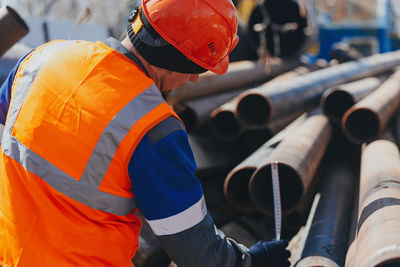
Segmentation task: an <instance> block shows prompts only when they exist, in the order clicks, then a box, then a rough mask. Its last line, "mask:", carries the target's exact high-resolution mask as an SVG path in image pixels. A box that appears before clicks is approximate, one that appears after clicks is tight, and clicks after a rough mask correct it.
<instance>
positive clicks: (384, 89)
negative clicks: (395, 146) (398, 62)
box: [341, 71, 400, 144]
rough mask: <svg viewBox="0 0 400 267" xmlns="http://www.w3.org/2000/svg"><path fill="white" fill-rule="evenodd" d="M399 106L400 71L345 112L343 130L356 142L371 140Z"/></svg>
mask: <svg viewBox="0 0 400 267" xmlns="http://www.w3.org/2000/svg"><path fill="white" fill-rule="evenodd" d="M399 106H400V71H397V72H396V73H394V74H393V75H392V76H390V78H389V79H388V80H386V81H385V82H384V83H383V84H382V85H381V86H379V88H378V89H376V90H375V91H374V92H372V93H371V94H369V95H368V96H367V97H365V98H364V99H362V100H361V101H360V102H358V103H357V104H355V105H354V106H353V107H352V108H350V109H349V110H348V111H347V112H346V113H345V114H344V116H343V118H342V122H341V126H342V130H343V132H344V134H345V136H346V137H347V138H348V139H349V141H351V142H353V143H355V144H362V143H364V142H368V141H371V140H373V139H375V138H377V137H378V136H379V135H380V134H381V133H382V131H383V129H384V128H385V127H386V125H387V123H388V121H389V120H390V118H391V117H392V115H393V114H394V112H395V111H396V110H397V108H398V107H399Z"/></svg>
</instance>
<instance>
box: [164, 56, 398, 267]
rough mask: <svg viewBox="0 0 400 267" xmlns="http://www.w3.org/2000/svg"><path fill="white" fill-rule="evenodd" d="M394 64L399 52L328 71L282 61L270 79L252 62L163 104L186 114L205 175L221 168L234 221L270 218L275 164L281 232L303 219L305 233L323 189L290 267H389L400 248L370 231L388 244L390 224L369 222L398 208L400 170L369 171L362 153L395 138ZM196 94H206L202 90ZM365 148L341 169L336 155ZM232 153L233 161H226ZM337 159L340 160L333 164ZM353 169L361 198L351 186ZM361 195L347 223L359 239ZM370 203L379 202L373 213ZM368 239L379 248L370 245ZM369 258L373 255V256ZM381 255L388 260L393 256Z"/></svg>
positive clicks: (370, 165)
mask: <svg viewBox="0 0 400 267" xmlns="http://www.w3.org/2000/svg"><path fill="white" fill-rule="evenodd" d="M293 62H296V63H293ZM399 63H400V52H399V51H395V52H388V53H385V54H378V55H373V56H370V57H365V58H361V59H357V60H352V61H348V62H346V63H341V64H337V65H331V66H326V67H325V68H321V67H316V66H310V65H307V64H304V63H302V62H300V61H290V62H289V63H288V62H285V61H283V62H280V63H279V64H282V65H280V66H279V71H278V68H276V69H275V71H272V72H270V73H266V67H265V66H261V65H260V64H258V63H255V62H253V63H251V64H249V62H248V61H246V62H235V63H231V64H233V65H234V66H235V67H234V68H232V70H230V72H228V73H227V74H226V75H224V76H216V75H214V74H210V73H207V74H206V75H204V76H201V77H204V78H201V79H199V81H198V83H197V84H189V85H186V86H185V87H184V88H183V89H181V92H180V94H182V95H180V96H179V97H178V96H177V95H178V93H177V95H175V96H173V95H170V96H169V98H167V102H169V103H170V104H171V105H172V106H173V107H174V108H175V110H176V111H177V112H178V114H180V115H182V119H183V121H184V122H185V123H186V125H187V130H188V131H189V132H190V142H192V143H193V144H194V145H193V152H194V155H195V158H196V160H198V163H199V164H198V165H199V166H201V170H217V169H218V171H219V172H218V175H216V176H218V178H216V179H223V180H224V182H223V186H222V188H221V189H220V190H221V191H223V194H224V196H225V201H226V202H227V203H226V204H227V206H228V207H231V210H230V212H233V213H234V214H237V216H239V217H242V218H243V216H244V217H246V216H261V217H265V218H272V217H273V216H274V205H273V191H272V177H271V165H272V163H274V162H278V169H279V181H280V185H281V187H280V197H281V201H282V212H283V223H284V225H287V227H286V228H289V226H288V225H290V224H293V221H292V218H297V217H298V218H300V219H299V220H298V221H297V222H296V223H298V224H302V223H304V222H305V220H303V217H307V216H309V215H310V216H311V214H308V212H309V209H308V207H309V206H310V205H308V204H309V200H310V199H312V196H313V195H314V194H315V193H316V192H317V191H318V190H319V191H318V192H319V193H320V194H321V198H320V203H319V204H318V207H317V209H316V211H315V214H313V220H312V224H311V228H310V230H309V233H308V236H307V239H306V243H305V246H304V248H303V251H302V253H300V255H301V258H299V259H297V262H295V263H293V264H296V263H297V266H301V267H303V266H327V267H328V266H344V265H345V262H346V266H389V265H385V264H388V263H389V262H397V260H398V259H400V252H397V250H396V248H394V247H393V248H392V246H394V245H393V244H395V243H396V242H397V244H399V243H400V238H397V235H396V234H394V235H393V236H391V237H390V238H389V237H388V238H387V240H384V239H383V238H381V237H378V236H377V235H375V234H372V233H370V232H371V231H376V233H377V234H379V235H382V237H384V236H385V235H386V233H385V230H387V229H389V228H390V227H394V225H390V226H385V225H386V224H388V223H389V222H386V221H384V220H383V221H380V219H379V218H376V219H375V217H374V216H375V215H374V214H375V213H376V214H378V210H379V211H380V210H381V209H382V210H383V211H382V212H384V211H386V209H387V210H388V211H391V210H392V209H396V203H397V202H396V197H395V194H396V192H395V190H396V189H395V188H396V185H397V182H396V181H395V179H397V178H393V175H395V174H393V171H394V170H395V169H396V168H397V167H395V166H396V164H397V162H395V163H393V164H392V165H390V164H389V162H390V160H389V159H388V160H387V161H388V162H387V164H381V163H380V162H381V160H379V161H378V160H375V161H374V160H372V161H369V162H367V161H366V159H364V158H365V157H366V155H368V154H370V153H373V152H368V151H369V149H367V148H368V147H370V146H374V145H373V144H374V143H375V142H378V141H375V142H373V141H374V140H377V139H379V138H381V137H382V134H383V132H384V130H386V129H391V127H392V126H391V124H390V123H391V120H393V119H394V118H399V117H400V116H396V114H397V110H399V108H400V71H395V68H396V66H397V65H398V64H399ZM285 64H289V65H285ZM277 66H278V65H276V67H277ZM273 68H274V66H273ZM273 68H272V70H273ZM249 73H252V74H254V76H252V77H251V75H249ZM231 82H232V83H231ZM217 84H218V85H217ZM199 88H207V89H208V90H210V91H207V92H203V91H201V89H200V91H198V90H199ZM214 89H215V90H214ZM192 90H193V92H195V93H194V95H192V94H191V91H192ZM183 92H186V93H188V95H186V93H183ZM199 103H200V104H199ZM197 104H198V106H197ZM182 107H183V108H182ZM189 111H190V112H189ZM188 114H192V115H190V116H189V115H188ZM193 114H195V115H193ZM187 118H190V119H189V120H187ZM397 121H400V119H397ZM197 122H199V123H197ZM193 123H194V124H196V125H191V124H193ZM399 124H400V123H399ZM397 132H400V131H399V130H398V129H397ZM338 136H340V138H343V139H340V138H337V137H338ZM205 137H206V139H208V140H209V141H210V142H211V144H212V145H208V147H214V148H217V147H219V148H218V149H215V150H213V152H210V153H209V154H208V153H207V152H206V151H207V150H210V149H206V148H205V147H202V145H201V144H202V142H199V141H198V140H201V139H204V138H205ZM338 139H340V140H342V143H340V142H338V141H337V140H338ZM343 142H344V143H343ZM371 142H372V143H371ZM379 142H380V141H379ZM379 142H378V143H379ZM386 142H387V141H386ZM203 143H204V142H203ZM199 144H200V145H199ZM361 145H363V146H364V147H366V148H364V150H363V154H362V155H363V160H362V162H361V167H360V163H359V161H357V160H348V161H345V160H343V159H344V158H346V159H348V157H346V155H343V154H340V153H346V152H344V151H347V149H348V148H350V147H351V148H354V149H360V148H361ZM392 146H394V145H393V144H392ZM232 147H234V148H235V149H234V151H235V153H232V152H231V151H232V150H231V148H232ZM332 147H336V148H338V147H340V150H342V151H340V152H338V149H337V150H336V152H332V151H335V149H332ZM227 148H229V149H227ZM392 149H394V148H392ZM394 150H395V149H394ZM210 151H211V150H210ZM216 151H219V152H216ZM374 151H375V150H374ZM335 153H336V154H338V155H339V156H338V155H335V156H334V157H333V155H332V154H335ZM382 153H383V152H382ZM382 153H381V152H379V151H378V152H376V155H375V156H376V157H384V156H383V154H382ZM385 153H386V152H385ZM387 153H389V154H390V156H389V157H393V158H394V159H395V158H396V157H397V156H396V155H395V154H393V153H394V152H393V151H392V152H387ZM233 154H234V155H233ZM381 154H382V156H381ZM340 155H342V156H340ZM207 158H208V160H205V159H207ZM332 158H334V159H335V160H333V161H332V160H331V159H332ZM210 159H211V160H210ZM324 162H328V163H324ZM378 165H379V166H378ZM389 165H390V166H389ZM399 166H400V164H399ZM367 167H368V168H369V170H368V172H370V173H371V175H373V176H374V177H375V178H374V179H378V180H377V181H374V180H371V179H372V178H371V179H367V182H365V183H366V185H364V184H365V183H364V182H363V179H364V178H363V175H364V174H365V173H366V171H365V168H367ZM359 169H361V182H360V183H361V186H360V189H359V190H360V193H358V187H356V186H355V184H356V182H355V181H356V180H357V177H358V176H359V174H358V173H357V172H358V171H359ZM201 170H200V172H199V173H201V175H199V176H200V177H199V178H200V179H201V180H202V181H207V179H209V177H210V176H213V172H212V171H206V172H201ZM399 173H400V171H399ZM221 174H222V175H223V177H221ZM396 175H397V174H396ZM213 179H214V178H213ZM386 180H388V181H387V182H386ZM386 187H388V188H391V187H393V190H394V191H393V192H392V191H390V190H387V192H388V195H387V196H386V195H385V196H381V195H379V196H376V194H375V193H374V194H372V193H373V192H375V191H377V190H378V189H379V188H383V189H385V188H386ZM356 190H357V192H356ZM391 190H392V189H391ZM389 191H390V192H389ZM382 192H386V191H382ZM358 194H360V199H359V202H360V206H359V207H357V209H359V210H360V214H358V216H355V218H356V219H354V220H353V222H354V223H353V224H356V225H357V227H356V228H357V229H356V231H354V230H352V231H351V230H350V227H349V225H350V221H351V218H352V212H353V206H354V203H356V201H355V198H354V196H355V195H358ZM368 194H372V195H373V196H368ZM206 197H207V196H206ZM377 199H378V200H377ZM380 199H384V200H380ZM386 200H387V201H389V202H388V203H386V202H385V201H386ZM357 202H358V200H357ZM371 203H377V204H376V205H378V206H376V207H375V206H374V207H375V209H376V210H374V207H372V206H371V205H375V204H371ZM386 206H388V208H385V207H386ZM371 209H372V210H371ZM370 213H371V214H370ZM392 213H393V214H394V213H395V212H394V211H392ZM257 214H258V215H257ZM299 215H300V216H299ZM385 216H389V213H385ZM393 217H395V216H393ZM393 219H394V220H397V218H393ZM360 220H361V221H360ZM372 220H373V221H372ZM368 222H371V223H370V224H368ZM373 222H379V224H381V226H382V227H384V229H381V230H379V231H378V230H376V229H375V228H373V226H375V227H378V228H379V226H378V225H379V224H374V223H373ZM396 222H397V221H396ZM399 225H400V224H399ZM299 226H301V225H299ZM352 229H354V228H352ZM364 229H367V230H364ZM370 229H373V230H370ZM272 230H273V227H271V231H272ZM297 230H298V228H297ZM350 232H353V233H355V234H354V237H350ZM399 232H400V229H399ZM291 234H293V231H292V232H291V231H289V229H284V230H283V236H284V238H290V237H292V236H291ZM374 238H378V239H379V238H380V239H381V241H380V242H373V241H372V240H373V239H374ZM386 241H388V243H386ZM360 244H363V245H360ZM364 244H365V245H364ZM360 246H362V247H363V249H360ZM349 248H351V250H350V251H349V253H347V250H348V249H349ZM368 249H375V250H376V251H378V252H377V253H375V254H374V253H373V252H372V251H369V250H368ZM380 250H385V251H386V250H387V251H389V252H388V255H389V256H386V254H385V253H383V252H379V251H380ZM381 254H385V256H383V255H381ZM367 255H371V256H368V257H367ZM372 255H374V256H372ZM379 256H382V257H381V258H380V257H379ZM352 264H353V265H352ZM354 264H355V265H354ZM379 264H381V265H379ZM382 264H383V265H382Z"/></svg>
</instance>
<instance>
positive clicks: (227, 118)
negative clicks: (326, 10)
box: [211, 111, 241, 139]
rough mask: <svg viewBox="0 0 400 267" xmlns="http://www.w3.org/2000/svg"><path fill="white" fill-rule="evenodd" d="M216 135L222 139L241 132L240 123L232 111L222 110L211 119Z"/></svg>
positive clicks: (232, 136)
mask: <svg viewBox="0 0 400 267" xmlns="http://www.w3.org/2000/svg"><path fill="white" fill-rule="evenodd" d="M211 126H212V129H213V131H214V133H215V135H216V136H217V137H219V138H221V139H232V138H234V137H236V136H238V135H239V134H240V129H241V127H240V124H239V122H238V120H237V118H236V117H235V115H234V114H233V113H232V112H230V111H222V112H220V113H218V114H217V115H215V117H214V118H212V119H211Z"/></svg>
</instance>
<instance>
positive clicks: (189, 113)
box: [175, 89, 244, 132]
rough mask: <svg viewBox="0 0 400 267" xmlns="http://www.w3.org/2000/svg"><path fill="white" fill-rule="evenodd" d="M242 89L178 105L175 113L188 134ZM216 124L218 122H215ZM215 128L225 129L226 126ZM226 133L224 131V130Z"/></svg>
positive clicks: (206, 120)
mask: <svg viewBox="0 0 400 267" xmlns="http://www.w3.org/2000/svg"><path fill="white" fill-rule="evenodd" d="M243 91H244V89H239V90H233V91H228V92H222V93H218V94H215V95H209V96H205V97H202V98H197V99H193V100H189V101H186V102H184V103H181V104H178V105H176V106H175V107H176V108H175V111H176V112H177V114H178V115H179V117H180V118H181V119H182V121H183V122H184V124H185V126H186V129H187V131H188V132H191V131H192V130H196V129H198V128H199V127H201V126H202V125H204V124H205V123H206V122H208V121H209V120H210V113H211V112H212V111H213V110H214V109H215V108H217V107H218V106H220V105H222V104H224V103H226V102H228V101H229V100H231V99H232V98H234V97H236V96H238V95H239V94H240V93H242V92H243ZM216 123H218V122H216ZM214 126H215V127H226V125H225V124H224V125H221V126H217V125H214ZM225 131H226V130H225Z"/></svg>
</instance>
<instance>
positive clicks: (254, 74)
mask: <svg viewBox="0 0 400 267" xmlns="http://www.w3.org/2000/svg"><path fill="white" fill-rule="evenodd" d="M300 64H301V62H300V61H298V60H287V61H274V62H273V63H272V65H271V68H270V70H268V69H267V68H266V66H265V65H263V64H259V63H256V62H253V61H239V62H233V63H231V64H230V66H229V70H228V72H227V73H226V74H224V75H217V74H215V73H212V72H206V73H204V74H201V75H200V77H199V80H198V81H197V82H196V83H187V84H185V85H184V86H181V87H179V88H176V89H175V90H174V91H172V92H171V93H170V94H168V95H167V96H166V99H167V102H168V104H170V105H173V106H174V105H176V104H177V103H179V102H182V101H184V100H187V99H194V98H198V97H202V96H207V95H211V94H216V93H218V92H223V91H229V90H234V89H238V88H242V87H246V86H250V85H254V84H260V83H263V82H266V81H268V80H269V79H271V78H273V77H274V76H276V75H279V74H281V73H283V72H286V71H288V70H291V69H293V68H295V67H296V66H299V65H300Z"/></svg>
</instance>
